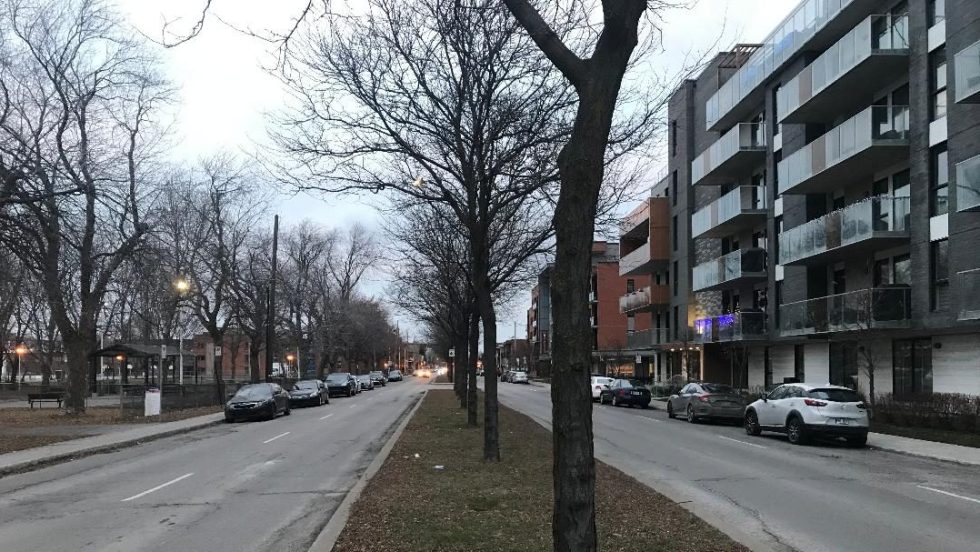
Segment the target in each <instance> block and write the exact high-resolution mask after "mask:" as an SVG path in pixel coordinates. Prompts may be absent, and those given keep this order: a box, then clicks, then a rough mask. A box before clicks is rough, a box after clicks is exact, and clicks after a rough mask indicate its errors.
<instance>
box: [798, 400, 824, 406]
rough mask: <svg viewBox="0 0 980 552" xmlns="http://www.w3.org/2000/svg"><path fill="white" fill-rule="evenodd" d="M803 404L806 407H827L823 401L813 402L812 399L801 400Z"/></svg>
mask: <svg viewBox="0 0 980 552" xmlns="http://www.w3.org/2000/svg"><path fill="white" fill-rule="evenodd" d="M803 404H805V405H807V406H827V403H825V402H823V401H815V400H813V399H803Z"/></svg>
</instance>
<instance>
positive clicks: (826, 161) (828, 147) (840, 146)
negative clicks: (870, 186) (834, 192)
mask: <svg viewBox="0 0 980 552" xmlns="http://www.w3.org/2000/svg"><path fill="white" fill-rule="evenodd" d="M908 139H909V108H908V106H907V105H874V106H871V107H868V108H867V109H865V110H864V111H861V112H860V113H858V114H857V115H855V116H853V117H851V118H850V119H848V120H846V121H844V122H843V123H841V124H840V125H839V126H837V127H835V128H833V129H832V130H831V131H830V132H828V133H826V134H824V135H823V136H821V137H819V138H817V139H816V140H814V141H813V142H810V143H809V144H807V145H806V146H804V147H802V148H800V149H799V150H798V151H796V152H794V153H793V154H792V155H790V156H789V157H787V158H786V159H783V160H782V161H781V162H780V163H779V165H777V167H776V170H777V171H778V173H779V174H778V176H779V193H780V194H786V193H809V192H820V191H828V190H830V189H831V188H839V187H840V186H841V185H842V184H844V183H845V182H841V179H842V178H844V179H850V180H854V179H855V178H857V177H859V176H861V175H863V174H872V173H873V172H874V170H875V168H876V167H882V166H887V165H890V164H892V163H895V162H897V161H900V160H901V159H903V158H907V157H908V155H909V151H908Z"/></svg>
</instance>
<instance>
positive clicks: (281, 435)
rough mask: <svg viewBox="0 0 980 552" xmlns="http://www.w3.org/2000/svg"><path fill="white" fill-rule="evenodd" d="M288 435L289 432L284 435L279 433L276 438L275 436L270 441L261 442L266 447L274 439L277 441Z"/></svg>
mask: <svg viewBox="0 0 980 552" xmlns="http://www.w3.org/2000/svg"><path fill="white" fill-rule="evenodd" d="M289 434H290V432H289V431H287V432H285V433H280V434H279V435H276V436H275V437H273V438H272V439H267V440H265V441H262V444H263V445H267V444H269V443H271V442H273V441H275V440H276V439H278V438H280V437H285V436H287V435H289Z"/></svg>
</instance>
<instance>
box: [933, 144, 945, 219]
mask: <svg viewBox="0 0 980 552" xmlns="http://www.w3.org/2000/svg"><path fill="white" fill-rule="evenodd" d="M948 212H949V153H948V152H947V151H946V145H945V144H943V145H941V146H938V147H936V148H933V150H932V161H931V164H930V167H929V216H933V217H934V216H937V215H945V214H946V213H948Z"/></svg>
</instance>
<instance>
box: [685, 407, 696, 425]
mask: <svg viewBox="0 0 980 552" xmlns="http://www.w3.org/2000/svg"><path fill="white" fill-rule="evenodd" d="M687 421H688V423H692V424H694V423H697V421H698V417H697V415H695V414H694V407H693V406H691V405H687Z"/></svg>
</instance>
